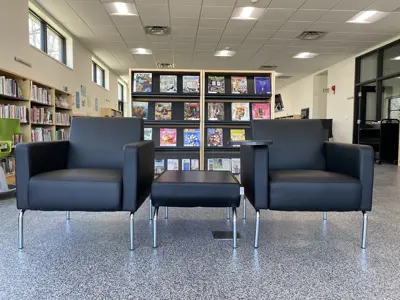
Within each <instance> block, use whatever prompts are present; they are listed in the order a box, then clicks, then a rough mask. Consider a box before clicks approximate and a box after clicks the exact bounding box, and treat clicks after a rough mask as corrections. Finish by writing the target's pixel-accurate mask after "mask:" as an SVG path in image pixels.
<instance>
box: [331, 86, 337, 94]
mask: <svg viewBox="0 0 400 300" xmlns="http://www.w3.org/2000/svg"><path fill="white" fill-rule="evenodd" d="M332 91H333V94H334V95H335V94H336V85H332Z"/></svg>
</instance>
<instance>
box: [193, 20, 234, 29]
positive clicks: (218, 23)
mask: <svg viewBox="0 0 400 300" xmlns="http://www.w3.org/2000/svg"><path fill="white" fill-rule="evenodd" d="M227 22H228V19H227V18H226V19H210V18H207V19H206V18H201V19H200V24H199V26H200V27H203V28H224V27H225V26H226V23H227Z"/></svg>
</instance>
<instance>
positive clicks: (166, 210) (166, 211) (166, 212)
mask: <svg viewBox="0 0 400 300" xmlns="http://www.w3.org/2000/svg"><path fill="white" fill-rule="evenodd" d="M165 219H168V206H166V207H165Z"/></svg>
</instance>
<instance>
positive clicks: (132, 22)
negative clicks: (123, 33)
mask: <svg viewBox="0 0 400 300" xmlns="http://www.w3.org/2000/svg"><path fill="white" fill-rule="evenodd" d="M110 17H111V19H112V21H113V22H114V24H115V25H116V26H138V27H139V26H142V22H141V21H140V18H138V17H137V16H110Z"/></svg>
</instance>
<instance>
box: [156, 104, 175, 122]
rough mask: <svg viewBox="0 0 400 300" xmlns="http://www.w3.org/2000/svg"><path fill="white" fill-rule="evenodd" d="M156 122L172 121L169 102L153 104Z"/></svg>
mask: <svg viewBox="0 0 400 300" xmlns="http://www.w3.org/2000/svg"><path fill="white" fill-rule="evenodd" d="M155 111H156V116H155V119H156V120H163V121H165V120H171V119H172V103H171V102H156V104H155Z"/></svg>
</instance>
